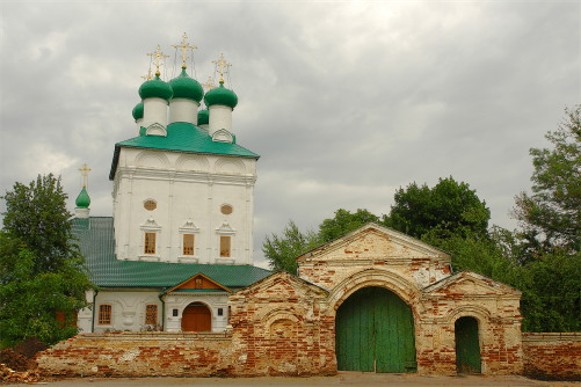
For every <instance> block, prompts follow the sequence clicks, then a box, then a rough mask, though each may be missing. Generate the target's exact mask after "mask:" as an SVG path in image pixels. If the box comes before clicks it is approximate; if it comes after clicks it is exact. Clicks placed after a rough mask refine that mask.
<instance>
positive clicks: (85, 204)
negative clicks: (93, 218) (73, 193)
mask: <svg viewBox="0 0 581 387" xmlns="http://www.w3.org/2000/svg"><path fill="white" fill-rule="evenodd" d="M75 204H76V205H77V207H78V208H89V204H91V198H90V197H89V194H88V193H87V190H86V189H85V187H83V189H82V190H81V192H80V193H79V196H77V199H76V200H75Z"/></svg>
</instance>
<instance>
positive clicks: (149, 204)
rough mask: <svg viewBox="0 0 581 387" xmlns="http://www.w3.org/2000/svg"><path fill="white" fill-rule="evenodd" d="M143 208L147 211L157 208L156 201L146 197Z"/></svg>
mask: <svg viewBox="0 0 581 387" xmlns="http://www.w3.org/2000/svg"><path fill="white" fill-rule="evenodd" d="M143 208H145V209H146V210H147V211H153V210H155V209H156V208H157V203H156V202H155V200H153V199H148V200H146V201H145V202H143Z"/></svg>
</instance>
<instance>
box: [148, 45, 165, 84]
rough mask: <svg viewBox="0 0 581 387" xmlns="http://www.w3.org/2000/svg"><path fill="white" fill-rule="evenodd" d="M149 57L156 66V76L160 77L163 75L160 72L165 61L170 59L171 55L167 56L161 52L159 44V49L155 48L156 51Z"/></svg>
mask: <svg viewBox="0 0 581 387" xmlns="http://www.w3.org/2000/svg"><path fill="white" fill-rule="evenodd" d="M147 56H150V57H151V61H152V63H153V65H154V66H155V75H157V76H158V77H159V76H160V75H161V73H160V72H159V68H160V67H161V66H163V61H164V60H165V58H169V55H165V54H164V53H163V52H162V51H161V47H159V44H158V45H157V47H156V48H155V51H154V52H150V53H148V54H147Z"/></svg>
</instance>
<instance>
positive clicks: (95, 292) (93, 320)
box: [91, 289, 99, 333]
mask: <svg viewBox="0 0 581 387" xmlns="http://www.w3.org/2000/svg"><path fill="white" fill-rule="evenodd" d="M98 293H99V291H98V290H96V289H95V291H94V293H93V318H92V319H91V333H95V314H96V313H97V294H98Z"/></svg>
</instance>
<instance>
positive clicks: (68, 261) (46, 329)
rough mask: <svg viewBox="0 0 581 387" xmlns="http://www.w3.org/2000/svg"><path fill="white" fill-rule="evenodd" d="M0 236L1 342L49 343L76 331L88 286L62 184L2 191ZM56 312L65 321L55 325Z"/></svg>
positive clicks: (50, 180)
mask: <svg viewBox="0 0 581 387" xmlns="http://www.w3.org/2000/svg"><path fill="white" fill-rule="evenodd" d="M3 198H4V199H5V200H6V208H7V211H6V213H4V229H3V230H2V231H1V232H0V344H1V345H2V346H8V345H14V344H16V343H18V342H20V341H23V340H25V339H27V338H31V337H36V338H38V339H40V340H42V341H44V342H45V343H48V344H52V343H55V342H57V341H59V340H62V339H64V338H67V337H70V336H71V335H73V334H75V333H76V332H77V329H76V326H74V325H73V324H74V323H75V322H76V321H75V314H76V312H77V311H78V310H79V309H81V308H83V307H85V306H86V300H85V291H86V290H88V289H90V288H91V286H92V285H91V283H90V281H89V279H88V276H87V274H86V271H85V270H84V260H83V257H82V256H81V254H80V252H79V249H78V247H77V246H76V245H75V244H74V243H73V242H72V240H73V235H72V232H71V225H70V223H69V218H70V216H71V214H70V213H69V212H68V211H67V210H66V204H65V203H66V198H67V196H66V194H65V193H64V192H63V190H62V187H61V184H60V180H59V179H56V178H55V177H54V176H52V175H47V176H39V177H38V178H37V179H36V181H33V182H31V183H30V184H29V185H28V186H26V185H23V184H20V183H16V184H15V185H14V188H13V190H12V191H8V192H6V195H5V196H4V197H3ZM57 312H59V313H62V314H63V315H64V316H65V321H64V322H60V321H57Z"/></svg>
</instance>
